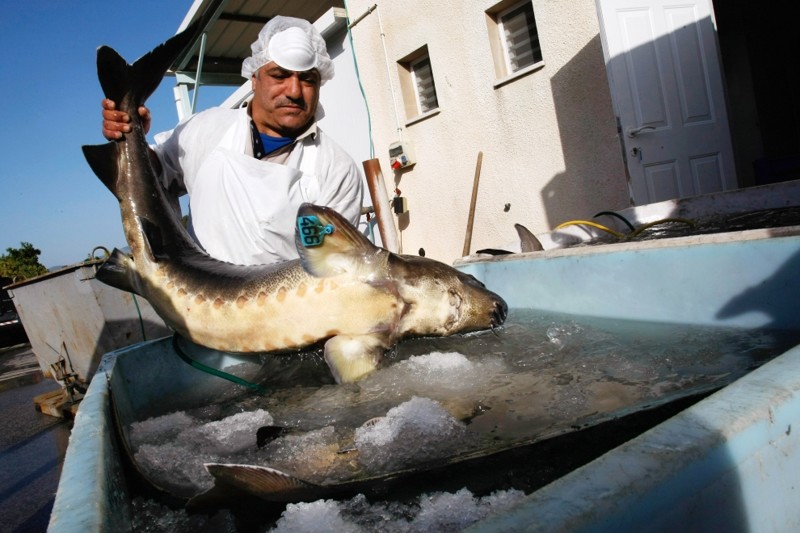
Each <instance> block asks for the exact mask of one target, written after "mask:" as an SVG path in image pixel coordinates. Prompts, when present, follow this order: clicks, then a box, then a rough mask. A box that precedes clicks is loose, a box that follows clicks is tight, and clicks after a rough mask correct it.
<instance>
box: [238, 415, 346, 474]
mask: <svg viewBox="0 0 800 533" xmlns="http://www.w3.org/2000/svg"><path fill="white" fill-rule="evenodd" d="M339 449H340V443H339V439H338V436H337V435H336V432H335V431H334V428H333V426H326V427H324V428H320V429H317V430H312V431H307V432H301V433H298V434H295V435H286V436H284V437H280V438H278V439H275V440H274V441H272V442H270V443H269V444H267V445H266V446H264V447H263V448H262V449H260V450H255V451H253V452H251V453H249V454H248V455H247V456H246V457H244V461H243V462H245V463H252V464H256V465H261V466H270V467H272V468H277V469H279V470H282V471H285V472H290V473H292V474H293V475H295V476H297V477H300V478H302V479H305V480H308V481H318V480H322V479H325V478H326V477H327V476H329V475H330V474H332V469H334V468H336V466H337V459H339V456H338V452H339Z"/></svg>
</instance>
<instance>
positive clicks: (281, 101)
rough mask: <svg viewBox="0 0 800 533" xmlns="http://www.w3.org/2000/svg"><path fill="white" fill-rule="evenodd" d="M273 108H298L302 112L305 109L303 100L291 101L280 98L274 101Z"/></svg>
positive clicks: (291, 99)
mask: <svg viewBox="0 0 800 533" xmlns="http://www.w3.org/2000/svg"><path fill="white" fill-rule="evenodd" d="M275 107H299V108H300V109H302V110H303V111H305V109H306V101H305V99H303V98H298V99H296V100H295V99H293V98H288V97H286V96H281V97H280V98H278V99H277V100H276V101H275Z"/></svg>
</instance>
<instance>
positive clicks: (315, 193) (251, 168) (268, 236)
mask: <svg viewBox="0 0 800 533" xmlns="http://www.w3.org/2000/svg"><path fill="white" fill-rule="evenodd" d="M239 127H240V125H238V124H236V125H233V126H232V127H231V128H230V129H229V130H228V131H227V132H226V134H225V135H224V136H223V138H222V141H221V142H220V144H219V146H218V147H217V148H215V149H214V150H213V151H212V152H211V154H210V155H209V156H208V157H207V158H206V160H205V161H204V162H203V164H202V165H201V166H200V170H199V171H198V173H197V175H196V176H195V178H194V181H193V182H192V184H191V187H187V189H188V190H187V192H188V193H189V198H190V200H189V211H190V213H191V217H190V219H191V227H190V232H192V233H193V235H194V237H195V239H196V240H197V241H198V242H199V243H200V245H201V246H202V247H203V249H205V251H206V252H208V253H209V255H211V256H212V257H214V258H216V259H220V260H222V261H227V262H230V263H235V264H239V265H256V264H267V263H275V262H278V261H285V260H287V259H294V258H296V257H297V249H296V247H295V244H294V228H295V225H296V220H295V219H296V217H297V208H298V207H300V204H301V203H303V202H313V201H314V200H315V199H316V198H318V197H319V194H320V187H319V180H318V179H317V177H316V176H315V175H314V174H313V172H314V171H315V170H314V169H315V163H316V156H317V149H316V146H314V145H303V146H300V147H296V148H295V150H294V151H293V152H292V154H291V155H290V156H289V161H288V164H289V165H294V166H298V168H292V167H290V166H286V165H279V164H276V163H270V162H267V161H260V160H258V159H255V158H254V157H253V156H252V155H247V154H245V153H242V151H241V146H239V143H240V142H241V141H239V142H237V141H236V137H237V135H236V131H237V129H238V128H239ZM248 132H249V124H248ZM238 137H239V139H241V136H238ZM299 142H302V141H299ZM298 158H299V159H300V164H299V165H297V160H298ZM187 185H188V184H187Z"/></svg>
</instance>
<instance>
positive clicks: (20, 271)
mask: <svg viewBox="0 0 800 533" xmlns="http://www.w3.org/2000/svg"><path fill="white" fill-rule="evenodd" d="M41 253H42V251H41V250H39V249H37V248H34V247H33V245H32V244H31V243H29V242H21V243H20V247H19V248H6V253H5V254H3V255H0V276H4V277H7V278H11V279H13V280H14V282H18V281H22V280H25V279H28V278H32V277H35V276H38V275H40V274H44V273H45V272H47V269H46V268H45V267H44V266H43V265H42V264H41V263H40V262H39V256H40V255H41Z"/></svg>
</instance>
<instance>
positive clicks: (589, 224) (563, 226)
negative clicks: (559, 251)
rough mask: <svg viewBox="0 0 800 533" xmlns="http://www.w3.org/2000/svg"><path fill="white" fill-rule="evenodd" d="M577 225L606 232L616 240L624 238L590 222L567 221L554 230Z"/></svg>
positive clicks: (609, 229) (611, 230)
mask: <svg viewBox="0 0 800 533" xmlns="http://www.w3.org/2000/svg"><path fill="white" fill-rule="evenodd" d="M578 225H585V226H592V227H593V228H597V229H599V230H603V231H606V232H608V233H610V234H611V235H613V236H615V237H617V238H618V239H622V238H624V237H625V235H624V234H622V233H620V232H618V231H614V230H613V229H611V228H608V227H606V226H603V225H602V224H598V223H597V222H592V221H591V220H568V221H567V222H562V223H561V224H559V225H558V226H556V229H557V230H559V229H561V228H565V227H567V226H578Z"/></svg>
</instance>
